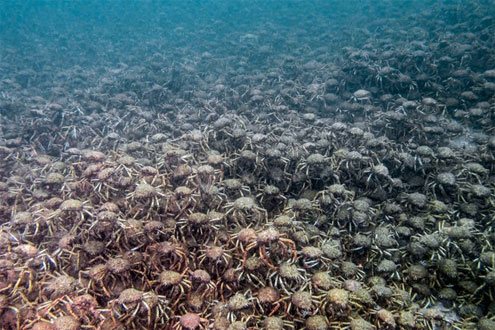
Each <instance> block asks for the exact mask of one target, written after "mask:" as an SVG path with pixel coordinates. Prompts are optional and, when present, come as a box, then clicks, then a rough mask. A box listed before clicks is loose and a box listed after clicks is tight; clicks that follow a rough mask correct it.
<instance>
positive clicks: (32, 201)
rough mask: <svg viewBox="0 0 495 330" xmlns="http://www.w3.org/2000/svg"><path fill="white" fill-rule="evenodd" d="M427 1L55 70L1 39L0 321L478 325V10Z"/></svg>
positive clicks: (487, 212) (486, 292)
mask: <svg viewBox="0 0 495 330" xmlns="http://www.w3.org/2000/svg"><path fill="white" fill-rule="evenodd" d="M431 6H432V8H431V10H432V11H431V12H423V13H417V12H411V13H409V14H408V15H409V16H408V15H405V14H404V13H400V12H399V10H401V9H400V8H396V9H395V10H397V13H396V14H397V17H399V18H398V19H397V20H388V19H383V20H377V21H376V22H371V23H369V24H370V28H369V29H362V28H361V27H354V26H349V27H348V28H347V29H349V30H350V31H351V32H352V35H353V36H354V38H353V39H352V41H351V40H348V39H346V38H345V37H344V36H345V35H347V34H346V33H344V32H345V31H344V32H343V33H342V36H340V35H339V34H335V35H333V34H332V35H328V34H325V33H323V34H321V32H318V33H320V34H318V33H316V32H315V33H316V34H312V33H308V32H306V31H305V30H297V29H296V30H297V31H296V32H297V33H296V34H294V33H295V32H294V30H291V29H288V28H287V27H284V26H283V25H277V24H274V25H261V26H255V27H252V30H251V32H250V33H246V34H242V33H239V35H234V36H232V35H228V34H227V35H224V36H218V38H219V39H211V38H207V39H205V40H202V39H200V36H201V35H200V34H199V36H197V35H196V34H195V33H193V32H191V31H189V30H188V29H178V30H176V32H177V35H179V37H178V38H186V39H187V40H189V41H190V40H196V42H198V43H201V44H204V45H205V46H208V49H210V50H211V52H212V53H209V52H204V51H201V50H200V49H195V48H190V47H186V46H184V45H181V44H180V43H179V44H178V45H176V47H175V48H174V49H173V51H171V52H170V53H167V52H162V51H161V50H162V48H163V47H165V45H164V44H163V43H164V40H165V41H167V42H170V43H172V44H173V42H176V41H177V40H176V39H173V38H171V37H170V39H167V36H164V39H163V40H162V41H160V40H156V39H153V40H152V41H153V42H150V46H149V47H150V48H149V49H145V50H139V51H136V52H134V50H137V49H134V48H132V47H137V46H132V44H125V45H121V44H119V43H113V42H112V41H111V40H109V41H108V42H109V43H111V44H112V43H113V47H114V48H111V47H108V49H109V50H108V51H109V52H110V51H111V49H114V50H119V49H120V48H119V47H124V46H125V47H124V48H122V49H120V51H121V54H122V63H121V64H119V65H118V66H115V64H113V63H111V61H110V62H106V61H108V60H105V59H101V62H91V63H92V64H91V65H89V64H87V67H85V66H82V67H81V66H73V65H72V64H67V63H66V62H64V60H63V59H60V58H59V57H50V56H52V55H50V54H51V53H50V52H48V53H43V54H41V55H39V57H38V58H37V59H38V60H43V61H48V60H51V61H53V63H55V64H58V68H61V69H60V70H61V71H62V72H61V73H60V72H59V73H58V74H55V73H54V70H55V69H54V66H50V65H46V63H45V65H40V66H36V67H35V69H36V70H34V69H25V70H18V69H17V66H20V67H22V66H28V65H26V63H31V62H35V61H34V58H33V56H38V55H36V53H29V52H26V53H22V52H20V51H19V50H18V49H16V46H11V48H9V51H8V52H5V54H2V56H3V58H2V59H3V61H0V68H1V70H2V72H3V73H4V76H5V78H3V79H2V80H0V87H1V93H0V327H2V328H5V329H79V328H83V329H84V328H94V329H188V330H192V329H210V328H211V329H218V330H221V329H248V328H249V329H259V328H263V329H270V330H276V329H301V328H305V329H310V330H315V329H318V330H319V329H321V330H324V329H353V330H357V329H440V328H442V329H443V328H445V329H450V328H452V329H470V328H472V329H476V328H478V329H493V328H494V327H495V320H494V316H495V314H494V309H495V305H494V304H493V301H494V295H495V247H494V245H495V233H494V231H493V227H494V222H495V216H494V214H495V213H494V209H495V195H494V188H495V180H494V178H495V177H494V169H495V135H494V119H495V118H494V116H495V114H494V111H495V97H494V93H495V51H494V50H493V47H491V46H490V45H493V43H494V42H495V37H494V36H495V31H494V30H495V27H494V24H493V18H492V17H491V16H484V14H483V13H484V12H483V11H480V10H478V9H477V8H478V7H476V6H477V5H476V4H475V2H471V1H466V2H465V3H464V4H463V6H465V8H464V7H463V9H465V10H464V11H462V13H464V14H463V15H464V16H462V17H460V16H459V17H458V20H459V21H461V22H463V20H464V21H465V23H458V24H453V23H452V22H451V21H449V19H447V17H444V16H442V14H441V13H443V12H449V11H448V10H453V8H452V7H449V5H448V4H444V3H443V2H438V4H431ZM471 7H473V8H474V9H473V10H468V9H470V8H471ZM471 9H472V8H471ZM390 10H392V11H393V10H394V9H393V8H392V9H390ZM435 13H437V14H438V15H437V14H435ZM400 14H403V15H400ZM434 14H435V15H434ZM315 15H316V14H315ZM459 15H460V14H459ZM432 17H437V18H436V21H435V24H436V26H437V27H438V29H436V30H434V31H433V32H431V34H428V33H427V32H426V30H425V29H423V28H419V27H418V26H422V24H423V25H425V26H426V25H427V24H432V23H431V21H432V19H433V18H432ZM384 22H385V23H386V24H385V23H384ZM411 22H414V26H411ZM313 23H314V25H315V27H319V28H320V29H317V30H316V31H322V30H325V28H323V27H325V26H327V24H329V23H328V21H327V20H325V19H323V18H321V17H320V18H319V16H318V15H316V16H315V19H314V20H313ZM420 23H421V24H420ZM239 24H241V23H239ZM330 24H332V23H330ZM335 24H336V23H335ZM387 26H390V28H387ZM394 27H397V29H395V28H394ZM334 28H336V29H337V25H336V26H334ZM275 31H276V34H275ZM370 31H373V32H370ZM313 32H314V31H313ZM197 33H202V32H197ZM405 34H407V36H408V38H402V37H401V36H403V35H405ZM267 36H272V37H273V38H276V37H277V36H278V37H279V38H280V40H278V39H277V40H278V41H277V42H285V43H284V45H286V46H287V49H288V50H287V52H288V53H280V52H279V51H277V49H278V48H276V47H274V46H270V45H271V44H270V42H269V39H267V38H268V37H267ZM85 37H86V36H85V35H78V34H77V32H76V33H75V34H74V38H75V40H78V39H80V40H84V38H85ZM141 37H142V36H139V35H135V34H132V33H131V34H130V35H129V36H128V38H130V40H134V41H136V40H140V38H141ZM194 38H198V39H194ZM298 38H299V39H298ZM319 40H327V41H328V44H326V45H322V44H321V43H320V41H319ZM296 41H297V42H296ZM33 42H35V41H33ZM136 44H140V43H136ZM342 44H344V45H346V46H345V47H339V50H338V51H336V50H335V47H333V46H332V45H342ZM232 45H234V46H235V47H232ZM45 46H46V47H47V49H48V50H50V45H49V44H48V45H45ZM95 47H103V46H102V45H95ZM106 47H107V44H105V48H104V49H105V50H106V49H107V48H106ZM128 47H131V48H130V49H128ZM153 47H155V48H153ZM76 50H77V48H76V49H75V50H71V49H67V52H69V53H70V52H71V51H76ZM135 53H140V54H141V55H142V56H143V57H142V58H141V57H140V58H136V57H134V56H133V55H132V54H135ZM11 54H17V56H11ZM143 58H144V60H143ZM177 58H181V59H184V60H183V61H184V62H183V63H181V65H179V66H177V65H175V63H176V60H177ZM143 63H144V64H143ZM14 67H15V68H16V69H14ZM47 77H52V78H53V80H51V78H50V79H48V78H47Z"/></svg>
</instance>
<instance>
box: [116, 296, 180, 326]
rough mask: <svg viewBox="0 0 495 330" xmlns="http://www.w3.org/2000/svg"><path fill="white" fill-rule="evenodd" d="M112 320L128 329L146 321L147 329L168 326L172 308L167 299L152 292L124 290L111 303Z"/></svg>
mask: <svg viewBox="0 0 495 330" xmlns="http://www.w3.org/2000/svg"><path fill="white" fill-rule="evenodd" d="M109 305H110V306H111V310H112V318H113V319H114V320H115V321H117V320H118V321H119V322H122V323H124V325H126V326H127V327H130V326H131V325H133V324H135V323H138V324H139V322H142V321H144V320H145V323H144V324H141V326H144V327H146V328H148V327H152V326H153V325H156V324H166V322H167V321H168V320H169V319H170V312H171V311H170V307H169V306H168V305H167V300H166V299H165V297H163V296H160V295H156V294H155V293H153V292H152V291H149V292H144V291H140V290H137V289H134V288H128V289H125V290H123V291H122V292H121V293H120V295H119V297H118V298H117V299H114V300H112V301H110V303H109Z"/></svg>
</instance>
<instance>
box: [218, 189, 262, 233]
mask: <svg viewBox="0 0 495 330" xmlns="http://www.w3.org/2000/svg"><path fill="white" fill-rule="evenodd" d="M224 208H225V209H226V210H227V211H226V212H225V216H228V217H230V218H231V219H232V220H233V221H234V222H235V223H236V224H237V225H239V226H240V227H246V226H247V224H248V223H250V222H259V221H261V220H262V219H267V218H268V212H267V211H266V210H265V209H264V208H262V207H260V206H258V204H257V203H256V201H255V199H254V198H253V197H248V196H245V197H239V198H237V199H236V200H235V201H233V202H228V203H227V204H225V206H224Z"/></svg>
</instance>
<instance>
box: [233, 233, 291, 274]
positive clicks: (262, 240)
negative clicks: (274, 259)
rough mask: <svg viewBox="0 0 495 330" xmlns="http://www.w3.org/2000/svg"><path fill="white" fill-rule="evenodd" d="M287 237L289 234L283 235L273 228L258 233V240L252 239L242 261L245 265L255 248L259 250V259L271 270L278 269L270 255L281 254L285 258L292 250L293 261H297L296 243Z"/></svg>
mask: <svg viewBox="0 0 495 330" xmlns="http://www.w3.org/2000/svg"><path fill="white" fill-rule="evenodd" d="M286 235H287V234H285V233H281V232H279V231H278V230H277V229H275V228H273V227H270V228H268V229H265V230H262V231H260V232H258V233H257V234H256V239H252V241H251V242H250V243H249V244H248V245H247V247H246V249H245V250H244V253H243V259H242V260H243V264H245V262H246V258H247V255H248V253H249V251H251V250H253V249H255V248H258V254H259V257H260V259H261V260H262V261H263V263H264V264H265V265H267V266H268V267H270V268H271V269H277V267H275V265H273V264H272V263H271V262H270V255H272V256H273V255H277V254H279V255H281V257H282V258H283V257H285V256H286V255H287V254H288V252H289V249H290V251H291V253H292V259H293V260H297V249H296V243H294V241H293V240H291V239H289V238H287V237H285V236H286ZM279 250H281V251H279Z"/></svg>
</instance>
